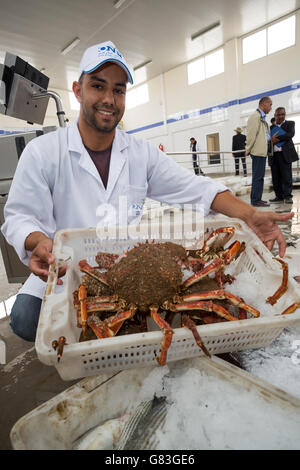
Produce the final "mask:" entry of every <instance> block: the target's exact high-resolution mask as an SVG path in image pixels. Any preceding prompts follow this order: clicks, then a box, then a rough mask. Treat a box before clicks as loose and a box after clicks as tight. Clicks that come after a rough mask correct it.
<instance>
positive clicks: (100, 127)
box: [82, 107, 121, 134]
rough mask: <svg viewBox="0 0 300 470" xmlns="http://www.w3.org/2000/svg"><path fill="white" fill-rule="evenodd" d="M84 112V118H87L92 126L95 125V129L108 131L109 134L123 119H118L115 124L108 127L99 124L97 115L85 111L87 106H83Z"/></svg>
mask: <svg viewBox="0 0 300 470" xmlns="http://www.w3.org/2000/svg"><path fill="white" fill-rule="evenodd" d="M82 114H83V117H84V120H85V121H86V122H87V123H88V124H89V125H90V126H91V127H93V129H96V130H97V131H99V132H103V133H107V134H109V133H110V132H112V131H113V130H114V129H115V128H116V127H117V125H118V124H119V122H120V120H121V119H120V120H119V121H117V122H116V123H115V124H113V125H112V126H111V127H109V128H107V127H102V126H99V124H98V122H97V119H96V117H95V115H92V116H90V115H89V114H88V113H87V112H86V111H85V108H84V107H83V108H82Z"/></svg>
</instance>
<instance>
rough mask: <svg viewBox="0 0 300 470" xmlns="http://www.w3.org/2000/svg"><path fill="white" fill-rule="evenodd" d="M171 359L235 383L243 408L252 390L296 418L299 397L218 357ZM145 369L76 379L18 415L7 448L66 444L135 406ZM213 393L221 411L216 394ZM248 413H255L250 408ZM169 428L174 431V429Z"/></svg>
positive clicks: (64, 446)
mask: <svg viewBox="0 0 300 470" xmlns="http://www.w3.org/2000/svg"><path fill="white" fill-rule="evenodd" d="M177 365H180V367H181V368H183V370H187V369H189V368H194V369H196V370H199V371H201V372H204V373H205V374H207V376H208V380H209V378H213V379H216V380H217V381H218V382H219V383H220V387H221V389H222V384H224V383H230V384H232V385H233V386H235V388H236V394H235V393H234V394H233V395H232V403H233V404H234V403H235V402H236V401H237V397H238V396H239V395H241V393H240V392H243V396H245V403H244V406H245V408H247V406H248V403H249V402H250V400H249V398H250V397H251V396H252V397H253V393H255V394H257V395H258V396H259V397H260V398H261V400H262V402H263V403H265V404H268V405H271V406H273V407H274V408H273V409H274V411H275V412H280V413H282V414H283V416H284V415H285V413H292V414H293V416H294V417H295V420H296V419H297V420H299V422H300V400H299V399H297V398H295V397H293V396H291V395H289V394H287V393H285V392H283V391H282V390H280V389H278V388H276V387H273V386H272V385H270V384H268V383H267V382H265V381H263V380H261V379H259V378H258V377H255V376H254V375H252V374H249V373H248V372H245V371H243V370H241V369H239V368H238V367H236V366H234V365H231V364H229V363H228V362H225V361H223V360H222V359H219V358H217V357H213V358H212V359H207V358H205V357H203V358H194V359H191V360H189V361H187V360H186V361H181V362H180V363H176V364H175V363H173V364H169V369H170V371H171V372H172V371H173V370H174V368H176V370H177ZM151 371H153V368H152V367H145V368H143V369H134V370H130V371H122V372H118V373H115V374H112V373H110V374H102V375H99V376H95V377H89V378H86V379H83V380H81V381H80V382H78V383H77V384H76V385H73V386H72V387H70V388H69V389H67V390H65V391H64V392H62V393H60V394H59V395H57V396H56V397H54V398H52V399H51V400H49V401H47V402H46V403H44V404H43V405H40V406H39V407H38V408H36V409H35V410H33V411H31V412H30V413H28V414H27V415H25V416H23V417H22V418H21V419H20V420H18V421H17V423H16V424H15V425H14V426H13V428H12V430H11V433H10V439H11V443H12V446H13V448H14V449H15V450H48V449H49V450H54V449H66V450H67V449H72V448H73V446H74V443H75V441H76V440H77V439H78V438H80V437H81V436H83V435H84V434H86V433H87V432H88V431H89V430H90V429H92V428H94V427H96V426H98V425H99V426H100V425H102V424H104V423H105V422H106V421H108V420H111V419H114V418H118V417H121V416H123V415H124V414H125V413H127V412H128V410H131V411H132V410H133V409H134V407H133V405H135V406H137V405H138V403H139V399H140V397H141V394H140V392H141V387H142V386H143V381H144V380H145V379H146V378H147V377H148V376H149V374H150V373H151ZM175 373H178V372H176V371H175ZM121 391H122V393H120V392H121ZM248 397H249V398H248ZM187 399H188V397H187ZM219 399H220V400H219V401H220V412H221V410H222V395H220V397H219ZM268 408H269V406H268ZM242 412H243V410H241V413H242ZM253 413H254V414H255V410H253ZM222 427H223V428H224V432H226V429H228V427H229V428H230V423H223V425H222ZM173 432H174V433H176V430H174V431H173ZM177 432H180V431H179V430H178V431H177ZM282 432H283V433H284V432H285V430H284V429H283V430H282ZM248 433H249V448H253V447H252V443H251V438H250V435H251V433H252V435H253V430H252V429H249V430H248V429H247V435H248ZM247 443H248V440H247ZM262 445H263V444H262Z"/></svg>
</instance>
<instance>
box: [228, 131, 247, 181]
mask: <svg viewBox="0 0 300 470" xmlns="http://www.w3.org/2000/svg"><path fill="white" fill-rule="evenodd" d="M235 132H236V135H234V136H233V137H232V150H233V151H234V150H244V151H243V152H241V153H240V152H238V153H233V154H232V155H233V158H234V163H235V176H239V173H240V159H241V160H242V165H243V171H244V176H247V166H246V156H245V148H246V136H245V135H244V134H243V133H242V132H243V129H242V128H241V127H237V128H236V129H235Z"/></svg>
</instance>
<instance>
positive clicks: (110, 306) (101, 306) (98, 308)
mask: <svg viewBox="0 0 300 470" xmlns="http://www.w3.org/2000/svg"><path fill="white" fill-rule="evenodd" d="M119 308H120V305H119V304H117V303H111V302H110V303H102V302H99V303H91V304H90V303H87V304H86V309H87V312H88V313H91V312H115V311H117V310H119Z"/></svg>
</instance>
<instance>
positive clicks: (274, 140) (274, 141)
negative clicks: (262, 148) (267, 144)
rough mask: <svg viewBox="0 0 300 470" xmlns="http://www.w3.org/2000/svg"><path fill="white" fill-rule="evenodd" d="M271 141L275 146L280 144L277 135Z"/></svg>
mask: <svg viewBox="0 0 300 470" xmlns="http://www.w3.org/2000/svg"><path fill="white" fill-rule="evenodd" d="M271 140H272V143H273V144H277V142H280V140H279V139H278V138H277V137H276V136H275V135H273V136H272V137H271Z"/></svg>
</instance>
